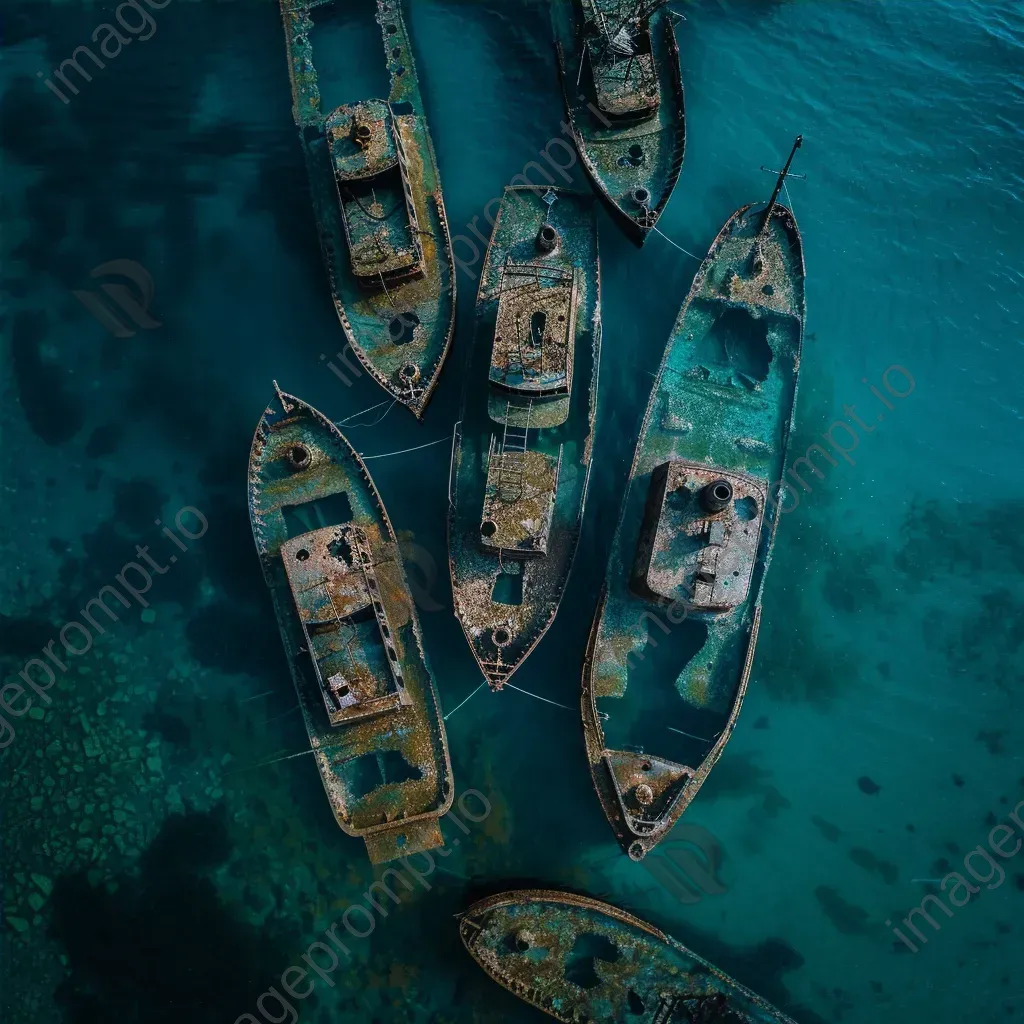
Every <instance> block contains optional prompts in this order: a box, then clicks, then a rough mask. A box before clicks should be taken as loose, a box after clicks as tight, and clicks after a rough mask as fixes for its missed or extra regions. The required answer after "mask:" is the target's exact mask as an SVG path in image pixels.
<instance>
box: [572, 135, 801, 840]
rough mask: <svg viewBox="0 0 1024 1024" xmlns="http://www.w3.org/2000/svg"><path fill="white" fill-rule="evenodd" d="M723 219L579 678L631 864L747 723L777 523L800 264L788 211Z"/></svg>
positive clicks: (613, 816) (632, 482) (654, 396)
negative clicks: (743, 713) (743, 716)
mask: <svg viewBox="0 0 1024 1024" xmlns="http://www.w3.org/2000/svg"><path fill="white" fill-rule="evenodd" d="M801 142H802V139H801V138H798V139H797V140H796V144H795V145H794V147H793V151H792V152H791V153H790V156H789V160H788V161H787V163H786V167H785V169H784V170H783V171H782V173H781V174H780V175H779V178H778V182H777V184H776V187H775V191H774V193H773V195H772V198H771V201H770V202H769V203H768V205H767V207H765V206H764V205H762V204H757V205H751V206H745V207H743V208H742V209H740V210H737V211H736V213H734V214H733V215H732V217H730V218H729V220H728V222H727V223H726V225H725V226H724V227H723V228H722V230H721V232H720V233H719V235H718V237H717V238H716V239H715V242H714V244H713V245H712V247H711V250H710V252H709V253H708V255H707V257H706V258H705V260H704V261H703V263H702V264H701V267H700V269H699V270H698V272H697V276H696V277H695V278H694V281H693V286H692V287H691V289H690V292H689V295H688V296H687V298H686V301H685V302H684V303H683V306H682V309H681V310H680V313H679V316H678V319H677V320H676V323H675V327H674V329H673V331H672V335H671V337H670V339H669V342H668V346H667V348H666V350H665V356H664V359H663V361H662V364H661V368H660V370H659V371H658V376H657V378H656V380H655V383H654V387H653V390H652V392H651V397H650V402H649V404H648V406H647V413H646V416H645V418H644V422H643V427H642V431H641V435H640V439H639V441H638V443H637V447H636V453H635V455H634V459H633V465H632V468H631V470H630V476H629V484H628V488H627V491H626V495H625V497H624V499H623V503H622V508H621V512H620V519H619V525H618V528H617V530H616V533H615V538H614V541H613V548H612V553H611V556H610V558H609V562H608V570H607V574H606V577H605V584H604V587H603V590H602V593H601V596H600V599H599V602H598V608H597V613H596V615H595V618H594V623H593V626H592V629H591V634H590V640H589V643H588V647H587V654H586V659H585V663H584V669H583V695H582V712H583V725H584V734H585V740H586V749H587V757H588V760H589V762H590V771H591V776H592V777H593V781H594V786H595V788H596V790H597V795H598V798H599V799H600V801H601V805H602V807H603V808H604V812H605V814H606V816H607V817H608V820H609V822H610V823H611V825H612V828H613V829H614V830H615V834H616V836H617V837H618V839H619V842H620V843H621V844H622V846H623V848H624V849H625V850H626V851H627V852H628V854H629V856H630V857H632V858H633V859H635V860H639V859H641V858H642V857H643V856H644V855H645V854H646V853H647V852H648V851H649V850H650V849H651V848H652V847H653V846H654V845H655V844H656V843H658V842H659V841H660V840H661V839H662V838H664V836H665V835H666V834H667V832H668V830H669V829H670V828H671V827H672V825H673V824H674V823H675V822H676V821H677V820H678V818H679V816H680V815H681V814H682V813H683V811H684V810H685V809H686V807H687V806H688V805H689V803H690V802H691V801H692V800H693V798H694V796H695V795H696V794H697V791H698V790H699V789H700V787H701V785H702V784H703V782H704V780H705V779H706V778H707V776H708V773H709V772H710V771H711V769H712V767H713V766H714V764H715V762H716V761H717V760H718V758H719V756H720V755H721V753H722V751H723V749H724V748H725V744H726V742H727V741H728V739H729V737H730V735H731V734H732V730H733V728H734V727H735V725H736V719H737V716H738V715H739V711H740V706H741V705H742V703H743V697H744V694H745V693H746V689H747V680H748V678H749V675H750V668H751V663H752V661H753V656H754V645H755V643H756V640H757V630H758V623H759V621H760V616H761V591H762V587H763V583H764V576H765V572H766V570H767V568H768V562H769V559H770V556H771V551H772V543H773V540H774V537H775V529H776V526H777V525H778V496H777V495H773V494H772V493H771V489H772V487H778V486H779V484H778V481H780V480H781V478H782V476H783V473H784V469H785V460H786V449H787V445H788V442H789V435H790V431H791V429H792V424H793V413H794V407H795V403H796V392H797V376H798V373H799V369H800V353H801V348H802V344H803V333H804V320H805V302H804V258H803V246H802V243H801V239H800V232H799V229H798V227H797V224H796V220H795V218H794V217H793V214H792V212H791V211H790V210H789V209H787V208H786V207H784V206H782V205H780V204H779V203H778V197H779V192H780V190H781V189H782V188H783V186H784V184H785V180H786V176H787V174H788V172H789V168H790V166H791V164H792V160H793V156H794V154H795V153H796V150H797V149H798V148H799V147H800V145H801Z"/></svg>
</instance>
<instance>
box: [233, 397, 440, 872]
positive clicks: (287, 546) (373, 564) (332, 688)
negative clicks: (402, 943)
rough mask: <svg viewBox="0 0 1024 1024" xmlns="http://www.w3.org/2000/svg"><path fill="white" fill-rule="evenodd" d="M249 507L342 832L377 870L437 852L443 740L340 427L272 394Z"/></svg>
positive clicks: (403, 602)
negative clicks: (359, 844) (357, 841)
mask: <svg viewBox="0 0 1024 1024" xmlns="http://www.w3.org/2000/svg"><path fill="white" fill-rule="evenodd" d="M249 512H250V518H251V520H252V529H253V536H254V538H255V541H256V547H257V551H258V553H259V557H260V565H261V567H262V569H263V575H264V578H265V579H266V582H267V585H268V587H269V588H270V592H271V596H272V598H273V601H274V610H275V612H276V613H277V620H278V625H279V627H280V630H281V638H282V640H283V641H284V646H285V653H286V654H287V656H288V663H289V665H290V667H291V672H292V679H293V680H294V683H295V690H296V693H297V694H298V698H299V704H300V706H301V709H302V715H303V718H304V720H305V723H306V730H307V731H308V733H309V741H310V745H311V747H312V749H313V753H314V757H315V759H316V763H317V767H318V768H319V770H320V775H321V778H322V780H323V784H324V789H325V791H326V792H327V797H328V800H329V801H330V804H331V809H332V810H333V812H334V815H335V818H336V820H337V822H338V824H339V825H340V826H341V828H342V829H343V830H344V831H345V832H346V833H347V834H348V835H352V836H359V837H361V838H362V839H363V840H364V841H365V842H366V846H367V851H368V853H369V855H370V860H371V861H372V862H373V863H375V864H377V863H381V862H383V861H387V860H392V859H394V858H396V857H401V856H405V855H407V854H410V853H413V852H416V851H419V850H427V849H431V848H433V847H436V846H440V845H442V843H443V839H442V836H441V830H440V827H439V825H438V818H439V817H440V816H441V815H442V814H445V813H446V812H447V811H448V809H449V808H450V807H451V803H452V797H453V795H454V787H453V784H452V772H451V763H450V760H449V755H448V742H447V738H446V736H445V730H444V722H443V720H442V716H441V708H440V703H439V700H438V696H437V691H436V689H435V686H434V680H433V677H432V675H431V673H430V668H429V666H428V664H427V661H426V655H425V653H424V650H423V640H422V635H421V632H420V625H419V621H418V619H417V617H416V609H415V605H414V604H413V600H412V596H411V594H410V593H409V586H408V582H407V580H406V576H405V571H404V568H403V566H402V560H401V556H400V554H399V550H398V540H397V538H396V537H395V532H394V530H393V528H392V526H391V522H390V520H389V519H388V515H387V512H386V510H385V509H384V506H383V504H382V503H381V500H380V495H379V494H378V493H377V489H376V487H375V486H374V484H373V480H372V479H371V478H370V474H369V472H368V471H367V469H366V466H365V464H364V463H363V462H362V460H361V459H360V458H359V456H358V455H357V454H356V452H355V450H354V449H353V448H352V447H351V445H350V444H349V443H348V441H347V440H346V439H345V438H344V436H343V435H342V434H341V433H340V431H339V430H338V429H337V427H335V426H334V424H332V423H331V422H330V421H329V420H328V419H327V418H326V417H324V416H323V415H322V414H321V413H319V412H317V410H315V409H313V408H312V407H311V406H308V405H306V404H305V403H304V402H302V401H300V400H299V399H297V398H295V397H293V396H292V395H287V394H285V393H283V392H281V391H280V390H278V392H277V395H276V398H275V400H274V402H272V403H271V405H270V406H269V407H268V408H267V410H266V412H265V413H264V414H263V417H262V418H261V420H260V422H259V425H258V426H257V428H256V434H255V437H254V438H253V445H252V452H251V455H250V460H249ZM353 549H355V550H354V551H353ZM286 560H288V561H287V564H286ZM318 560H319V561H318ZM346 560H347V561H346ZM311 569H316V570H317V571H316V572H311V571H310V570H311ZM311 650H312V651H315V652H316V662H315V663H314V657H313V656H312V655H311ZM328 673H331V675H330V678H325V677H327V675H328ZM332 721H333V722H334V723H335V724H332Z"/></svg>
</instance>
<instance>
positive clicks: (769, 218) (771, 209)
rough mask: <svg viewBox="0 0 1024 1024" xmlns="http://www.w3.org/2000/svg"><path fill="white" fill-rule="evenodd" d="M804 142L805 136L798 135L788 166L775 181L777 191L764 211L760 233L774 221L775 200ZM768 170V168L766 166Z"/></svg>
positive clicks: (787, 162)
mask: <svg viewBox="0 0 1024 1024" xmlns="http://www.w3.org/2000/svg"><path fill="white" fill-rule="evenodd" d="M803 144H804V137H803V136H802V135H798V136H797V137H796V142H794V143H793V149H792V150H791V151H790V154H789V159H788V160H787V161H786V166H785V167H783V168H782V173H781V174H780V175H779V180H778V181H777V182H776V183H775V191H774V192H773V193H772V198H771V200H770V201H769V203H768V209H767V210H765V211H764V220H762V221H761V229H760V231H758V234H759V235H763V234H764V233H765V231H767V230H768V225H769V224H770V223H771V221H772V214H773V213H774V212H775V202H776V200H777V199H778V198H779V193H780V192H781V191H782V186H783V185H784V184H785V183H786V177H787V175H788V174H789V168H790V167H791V166H792V164H793V157H795V156H796V151H797V150H798V149H799V148H800V147H801V146H802V145H803ZM765 169H766V170H767V168H765Z"/></svg>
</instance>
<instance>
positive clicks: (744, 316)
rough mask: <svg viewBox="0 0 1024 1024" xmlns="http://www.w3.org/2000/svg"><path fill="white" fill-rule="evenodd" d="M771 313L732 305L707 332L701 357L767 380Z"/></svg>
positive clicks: (712, 362)
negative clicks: (759, 314) (761, 313)
mask: <svg viewBox="0 0 1024 1024" xmlns="http://www.w3.org/2000/svg"><path fill="white" fill-rule="evenodd" d="M771 326H772V318H771V317H770V316H762V317H753V316H751V315H750V314H749V313H748V312H747V311H746V310H745V309H741V308H739V307H731V308H729V309H727V310H725V312H723V313H722V315H721V316H720V317H718V319H717V320H716V321H715V323H714V325H713V326H712V328H711V330H710V331H708V333H707V334H706V335H705V336H704V339H703V341H702V342H701V345H700V351H699V352H698V353H695V355H696V356H697V360H698V361H699V362H703V363H705V364H707V363H711V364H714V365H718V366H730V367H732V368H733V369H735V370H739V371H740V373H742V374H744V375H745V376H747V377H750V378H752V379H753V380H758V381H761V380H766V379H767V377H768V369H769V367H770V366H771V362H772V347H771V345H770V344H769V343H768V329H769V328H770V327H771Z"/></svg>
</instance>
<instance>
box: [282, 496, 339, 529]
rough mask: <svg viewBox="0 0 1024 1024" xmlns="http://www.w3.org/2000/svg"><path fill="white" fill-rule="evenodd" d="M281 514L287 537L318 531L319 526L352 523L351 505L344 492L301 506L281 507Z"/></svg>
mask: <svg viewBox="0 0 1024 1024" xmlns="http://www.w3.org/2000/svg"><path fill="white" fill-rule="evenodd" d="M281 512H282V514H283V515H284V525H285V529H286V530H287V531H288V536H289V537H298V536H299V535H300V534H303V533H309V532H310V530H318V529H319V528H320V527H321V526H341V524H342V523H350V522H352V503H351V502H350V501H349V500H348V494H347V493H346V492H345V491H339V492H338V493H337V494H329V495H327V497H325V498H317V499H316V500H315V501H307V502H305V503H304V504H302V505H283V506H282V507H281Z"/></svg>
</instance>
